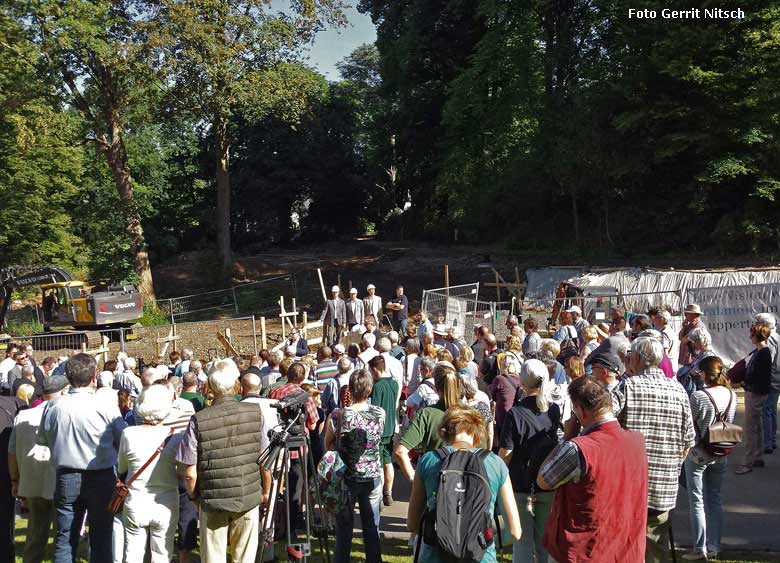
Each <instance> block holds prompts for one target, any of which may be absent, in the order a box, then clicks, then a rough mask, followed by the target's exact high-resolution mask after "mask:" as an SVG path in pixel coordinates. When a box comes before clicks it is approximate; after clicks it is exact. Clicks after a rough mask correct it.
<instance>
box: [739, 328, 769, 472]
mask: <svg viewBox="0 0 780 563" xmlns="http://www.w3.org/2000/svg"><path fill="white" fill-rule="evenodd" d="M771 334H772V329H771V328H770V326H769V325H768V324H767V323H755V324H754V325H753V326H752V327H750V341H751V342H752V343H753V345H754V346H755V347H756V348H755V350H753V352H752V354H751V356H750V359H749V360H748V362H747V369H746V371H745V381H744V383H743V384H742V386H743V387H744V388H745V436H744V439H745V459H744V461H743V463H742V466H741V467H739V468H738V469H737V471H736V473H737V475H744V474H745V473H750V472H751V471H752V470H753V468H754V467H764V460H763V458H762V454H763V451H764V416H763V415H764V405H765V404H766V401H767V397H769V392H770V391H771V390H772V350H771V349H770V348H769V346H768V341H769V337H770V336H771Z"/></svg>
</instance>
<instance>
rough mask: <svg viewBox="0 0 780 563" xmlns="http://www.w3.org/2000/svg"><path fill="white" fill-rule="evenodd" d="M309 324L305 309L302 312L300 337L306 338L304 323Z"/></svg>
mask: <svg viewBox="0 0 780 563" xmlns="http://www.w3.org/2000/svg"><path fill="white" fill-rule="evenodd" d="M307 324H309V315H308V314H306V311H304V312H303V330H301V338H303V339H304V340H306V333H307V332H308V331H307V330H306V328H307V327H306V325H307Z"/></svg>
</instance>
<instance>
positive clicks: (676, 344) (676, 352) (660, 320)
mask: <svg viewBox="0 0 780 563" xmlns="http://www.w3.org/2000/svg"><path fill="white" fill-rule="evenodd" d="M647 316H648V317H650V321H651V322H652V323H653V326H655V327H656V329H658V331H659V332H660V333H661V344H662V345H663V347H664V351H665V352H666V355H667V356H669V359H670V360H671V361H672V369H673V370H674V372H675V373H677V370H678V369H680V362H679V360H680V339H679V338H678V336H677V334H676V333H675V332H674V330H673V329H672V325H671V324H670V323H671V322H672V314H671V313H670V312H669V311H667V310H666V309H656V308H653V309H650V310H649V311H648V312H647Z"/></svg>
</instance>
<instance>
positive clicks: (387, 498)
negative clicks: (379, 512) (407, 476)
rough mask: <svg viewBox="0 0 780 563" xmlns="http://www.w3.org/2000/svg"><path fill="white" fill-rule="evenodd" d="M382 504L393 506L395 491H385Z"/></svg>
mask: <svg viewBox="0 0 780 563" xmlns="http://www.w3.org/2000/svg"><path fill="white" fill-rule="evenodd" d="M382 504H384V505H385V506H393V493H391V492H390V491H385V492H383V493H382Z"/></svg>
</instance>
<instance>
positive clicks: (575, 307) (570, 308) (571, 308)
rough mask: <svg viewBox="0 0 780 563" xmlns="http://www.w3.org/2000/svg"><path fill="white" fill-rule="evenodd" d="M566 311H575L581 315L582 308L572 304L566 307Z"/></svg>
mask: <svg viewBox="0 0 780 563" xmlns="http://www.w3.org/2000/svg"><path fill="white" fill-rule="evenodd" d="M566 312H567V313H577V314H578V315H582V309H580V308H579V306H578V305H572V306H571V307H569V308H568V309H566Z"/></svg>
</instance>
